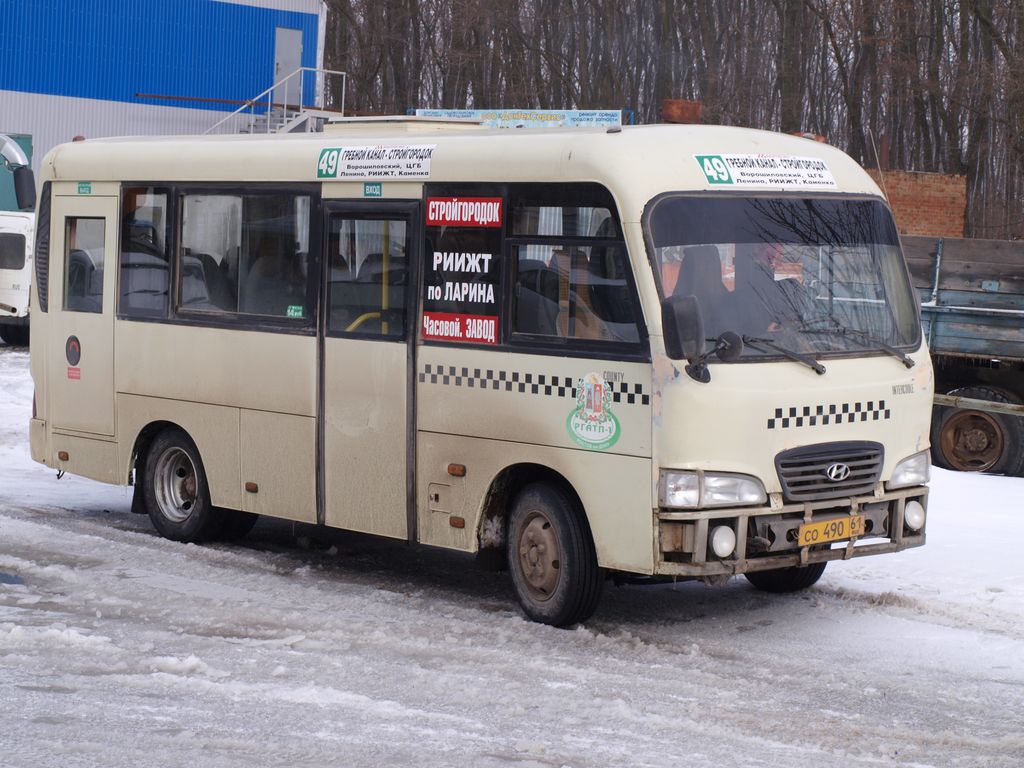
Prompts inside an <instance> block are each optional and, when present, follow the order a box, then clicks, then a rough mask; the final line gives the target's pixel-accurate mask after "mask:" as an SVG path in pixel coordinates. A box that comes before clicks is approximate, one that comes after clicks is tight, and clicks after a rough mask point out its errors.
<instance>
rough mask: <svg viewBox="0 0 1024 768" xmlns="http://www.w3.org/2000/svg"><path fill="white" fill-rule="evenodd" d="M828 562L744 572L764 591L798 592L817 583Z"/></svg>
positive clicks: (778, 592)
mask: <svg viewBox="0 0 1024 768" xmlns="http://www.w3.org/2000/svg"><path fill="white" fill-rule="evenodd" d="M826 565H828V563H811V564H810V565H805V566H799V565H797V566H793V567H791V568H776V569H774V570H771V571H751V572H750V573H745V574H743V575H744V576H746V578H747V581H749V582H750V583H751V584H753V585H754V586H755V587H757V588H758V589H760V590H761V591H762V592H774V593H776V594H781V593H783V592H798V591H800V590H801V589H807V588H808V587H809V586H811V585H812V584H815V583H817V581H818V579H820V578H821V574H823V573H824V572H825V566H826Z"/></svg>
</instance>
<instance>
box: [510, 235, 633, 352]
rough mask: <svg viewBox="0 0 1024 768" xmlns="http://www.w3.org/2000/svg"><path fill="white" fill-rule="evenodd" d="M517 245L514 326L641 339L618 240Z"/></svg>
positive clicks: (569, 334) (547, 332)
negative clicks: (615, 242)
mask: <svg viewBox="0 0 1024 768" xmlns="http://www.w3.org/2000/svg"><path fill="white" fill-rule="evenodd" d="M517 250H518V254H517V256H518V258H517V259H516V267H517V269H516V284H515V304H514V309H513V318H512V330H513V332H515V333H525V334H531V335H540V336H555V337H561V338H574V339H589V340H604V341H618V342H628V343H636V342H638V341H639V340H640V334H639V331H638V329H637V324H636V310H635V307H634V306H633V300H632V297H631V293H630V291H629V285H628V283H627V281H626V265H625V253H624V251H623V249H622V247H621V246H582V247H581V246H565V245H546V244H544V245H541V244H529V245H520V246H518V248H517Z"/></svg>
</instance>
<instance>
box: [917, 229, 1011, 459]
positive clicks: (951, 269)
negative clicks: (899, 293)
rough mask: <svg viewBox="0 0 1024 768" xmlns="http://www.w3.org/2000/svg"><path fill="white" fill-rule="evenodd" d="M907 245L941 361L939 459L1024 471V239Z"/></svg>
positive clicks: (936, 419) (935, 441) (936, 425)
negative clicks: (1019, 240)
mask: <svg viewBox="0 0 1024 768" xmlns="http://www.w3.org/2000/svg"><path fill="white" fill-rule="evenodd" d="M903 248H904V252H905V253H906V256H907V263H908V265H909V266H910V271H911V274H912V276H913V278H914V284H915V286H916V288H917V290H918V292H919V294H920V298H921V320H922V325H923V329H924V333H925V337H926V338H927V340H928V346H929V349H930V350H931V354H932V361H933V362H934V365H935V379H936V381H935V391H936V393H938V394H937V396H936V406H935V409H934V413H933V419H932V434H931V442H932V461H933V462H934V463H935V464H936V465H937V466H940V467H945V468H948V469H957V470H965V471H978V472H991V473H999V474H1007V475H1019V474H1022V473H1024V418H1021V415H1024V406H1022V405H1021V404H1022V403H1024V242H1016V241H1007V240H975V239H961V238H933V237H904V238H903ZM972 401H975V402H972ZM977 401H986V402H985V403H979V402H977ZM972 406H973V407H972ZM1018 414H1020V415H1018Z"/></svg>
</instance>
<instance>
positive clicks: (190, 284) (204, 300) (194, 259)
mask: <svg viewBox="0 0 1024 768" xmlns="http://www.w3.org/2000/svg"><path fill="white" fill-rule="evenodd" d="M181 306H183V307H188V308H190V309H212V308H213V305H212V304H211V303H210V292H209V290H208V288H207V283H206V275H205V271H204V269H203V262H202V259H200V257H199V256H193V255H187V256H184V257H183V258H182V260H181Z"/></svg>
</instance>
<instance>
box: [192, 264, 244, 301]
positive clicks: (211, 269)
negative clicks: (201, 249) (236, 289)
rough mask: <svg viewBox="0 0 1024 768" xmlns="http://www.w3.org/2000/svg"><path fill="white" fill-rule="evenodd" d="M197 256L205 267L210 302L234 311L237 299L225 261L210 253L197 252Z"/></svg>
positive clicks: (204, 276)
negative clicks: (218, 260)
mask: <svg viewBox="0 0 1024 768" xmlns="http://www.w3.org/2000/svg"><path fill="white" fill-rule="evenodd" d="M197 258H198V259H199V262H200V264H201V265H202V267H203V278H204V279H205V281H206V289H207V293H208V294H209V299H210V302H211V303H212V304H213V305H214V306H215V307H218V308H219V309H224V310H228V311H232V312H233V311H234V310H235V309H236V307H237V299H236V298H235V296H234V293H233V292H232V290H231V283H230V282H229V281H228V277H227V272H226V269H225V265H224V263H223V262H221V263H218V262H217V260H216V259H215V258H214V257H213V256H211V255H210V254H209V253H200V254H197Z"/></svg>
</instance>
